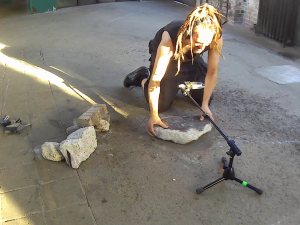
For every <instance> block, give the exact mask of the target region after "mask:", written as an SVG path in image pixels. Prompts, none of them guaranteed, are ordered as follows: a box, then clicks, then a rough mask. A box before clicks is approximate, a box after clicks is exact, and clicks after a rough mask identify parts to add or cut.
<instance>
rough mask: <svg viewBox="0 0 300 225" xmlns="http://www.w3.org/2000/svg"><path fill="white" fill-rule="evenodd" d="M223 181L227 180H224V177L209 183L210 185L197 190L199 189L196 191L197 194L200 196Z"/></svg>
mask: <svg viewBox="0 0 300 225" xmlns="http://www.w3.org/2000/svg"><path fill="white" fill-rule="evenodd" d="M223 180H225V178H224V177H221V178H219V179H217V180H215V181H213V182H211V183H209V184H208V185H205V186H204V187H200V188H197V189H196V193H197V194H198V195H199V194H201V193H202V192H203V191H205V190H206V189H208V188H211V187H212V186H215V185H216V184H218V183H220V182H222V181H223Z"/></svg>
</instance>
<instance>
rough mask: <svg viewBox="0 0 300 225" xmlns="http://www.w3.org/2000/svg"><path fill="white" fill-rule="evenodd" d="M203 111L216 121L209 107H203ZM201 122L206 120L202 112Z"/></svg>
mask: <svg viewBox="0 0 300 225" xmlns="http://www.w3.org/2000/svg"><path fill="white" fill-rule="evenodd" d="M201 109H202V110H203V111H204V112H205V113H206V115H208V116H209V118H211V119H212V120H214V117H213V115H212V112H211V111H210V109H209V107H208V106H203V105H202V107H201ZM200 120H201V121H203V120H204V114H203V112H202V111H201V114H200Z"/></svg>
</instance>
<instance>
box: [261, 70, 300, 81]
mask: <svg viewBox="0 0 300 225" xmlns="http://www.w3.org/2000/svg"><path fill="white" fill-rule="evenodd" d="M256 72H258V73H259V74H261V75H262V76H263V77H265V78H267V79H268V80H270V81H273V82H275V83H277V84H290V83H298V82H300V70H299V69H298V68H296V67H294V66H290V65H281V66H271V67H264V68H260V69H257V70H256Z"/></svg>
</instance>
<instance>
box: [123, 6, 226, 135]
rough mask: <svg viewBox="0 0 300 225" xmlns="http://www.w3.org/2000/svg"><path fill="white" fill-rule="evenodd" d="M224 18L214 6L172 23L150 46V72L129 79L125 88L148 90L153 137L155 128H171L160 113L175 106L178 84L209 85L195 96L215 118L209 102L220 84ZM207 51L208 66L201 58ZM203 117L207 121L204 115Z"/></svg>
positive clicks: (144, 70) (149, 127)
mask: <svg viewBox="0 0 300 225" xmlns="http://www.w3.org/2000/svg"><path fill="white" fill-rule="evenodd" d="M221 17H222V15H221V14H220V13H218V11H217V10H216V9H215V8H214V7H213V6H211V5H209V4H204V5H202V6H199V7H196V8H195V9H194V10H193V11H192V12H191V13H190V14H189V15H188V16H187V18H186V19H185V21H173V22H171V23H169V24H168V25H166V26H165V27H163V28H161V29H160V30H159V31H158V32H157V33H156V35H155V37H154V39H153V40H151V41H150V43H149V52H150V54H151V58H150V61H151V63H150V71H149V70H148V68H146V67H140V68H138V69H137V70H135V71H133V72H132V73H130V74H128V75H127V76H126V78H125V80H124V86H125V87H131V86H141V87H143V89H144V93H145V97H146V99H147V101H148V103H149V108H150V118H149V121H148V125H147V131H148V133H149V134H150V135H155V133H154V125H158V126H161V127H163V128H168V126H167V124H166V123H164V122H163V121H162V120H161V119H160V117H159V114H158V113H159V112H162V111H165V110H167V109H168V108H169V107H170V106H171V104H172V102H173V100H174V99H175V96H176V94H177V93H178V85H179V84H182V83H184V82H185V81H199V82H203V83H204V84H205V88H204V90H203V89H201V90H192V91H191V95H192V96H193V98H194V99H195V100H196V101H197V102H198V103H199V104H200V105H201V108H202V110H203V111H204V112H205V113H206V114H207V115H208V116H209V117H210V118H212V119H213V116H212V112H211V111H210V109H209V103H210V98H211V95H212V92H213V90H214V88H215V86H216V83H217V77H218V64H219V57H220V53H221V49H222V44H223V40H222V28H221ZM206 51H208V60H207V64H206V63H205V62H204V61H203V59H202V57H201V56H202V54H203V53H204V52H206ZM200 118H201V120H203V116H202V113H201V116H200Z"/></svg>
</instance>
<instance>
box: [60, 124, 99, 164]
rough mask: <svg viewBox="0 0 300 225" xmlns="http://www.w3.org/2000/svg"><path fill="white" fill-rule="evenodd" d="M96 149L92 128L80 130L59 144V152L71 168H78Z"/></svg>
mask: <svg viewBox="0 0 300 225" xmlns="http://www.w3.org/2000/svg"><path fill="white" fill-rule="evenodd" d="M96 147H97V139H96V131H95V128H94V127H93V126H90V127H85V128H80V129H78V130H77V131H75V132H73V133H72V134H70V135H69V136H68V137H67V139H66V140H64V141H63V142H61V144H60V147H59V149H60V151H61V153H62V154H63V156H64V157H65V159H66V162H67V163H68V165H69V166H71V167H72V168H78V167H79V165H80V164H81V162H83V161H85V160H86V159H88V158H89V157H90V155H91V154H92V153H93V152H94V151H95V149H96Z"/></svg>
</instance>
